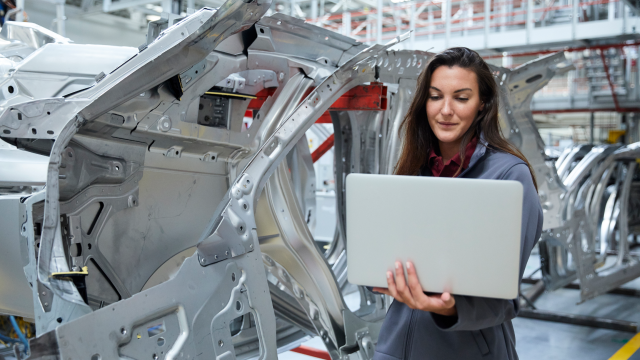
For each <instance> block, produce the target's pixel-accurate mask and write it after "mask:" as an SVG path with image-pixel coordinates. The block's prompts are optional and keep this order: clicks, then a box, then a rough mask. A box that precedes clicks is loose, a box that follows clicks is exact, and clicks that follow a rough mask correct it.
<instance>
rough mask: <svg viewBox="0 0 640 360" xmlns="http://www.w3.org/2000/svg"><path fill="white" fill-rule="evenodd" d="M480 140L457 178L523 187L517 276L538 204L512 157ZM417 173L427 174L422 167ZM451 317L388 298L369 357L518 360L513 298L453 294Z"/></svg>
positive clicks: (537, 227)
mask: <svg viewBox="0 0 640 360" xmlns="http://www.w3.org/2000/svg"><path fill="white" fill-rule="evenodd" d="M481 142H482V141H480V142H479V143H478V145H477V147H476V150H475V152H474V154H473V156H472V157H471V161H470V163H469V167H468V168H467V169H466V170H464V171H463V172H462V173H461V174H460V176H459V177H462V178H472V179H495V180H517V181H519V182H521V183H522V185H523V187H524V202H523V210H522V236H521V240H520V241H521V247H520V278H521V279H522V274H523V272H524V268H525V266H526V264H527V260H528V259H529V255H530V254H531V249H532V248H533V246H534V245H535V244H536V242H537V241H538V239H539V238H540V233H541V231H542V208H541V207H540V202H539V200H538V194H537V192H536V189H535V187H534V185H533V181H532V180H531V175H530V173H529V168H528V167H527V165H526V164H525V163H524V162H523V161H522V160H520V159H518V158H517V157H515V156H513V155H511V154H507V153H504V152H501V151H496V150H492V149H488V148H486V147H485V146H484V145H482V144H481ZM422 175H423V176H431V171H430V170H429V169H428V168H427V169H424V170H423V173H422ZM454 298H455V300H456V309H457V312H458V315H457V317H456V316H450V317H449V316H441V315H438V314H433V313H430V312H426V311H421V310H412V309H410V308H409V307H408V306H406V305H405V304H403V303H401V302H398V301H394V302H393V303H392V304H391V307H390V308H389V312H388V313H387V317H386V318H385V320H384V323H383V325H382V330H381V332H380V336H379V338H378V344H377V346H376V351H375V355H374V357H373V359H374V360H397V359H425V360H428V359H437V360H444V359H456V360H459V359H483V360H488V359H500V360H502V359H505V360H506V359H511V360H513V359H518V355H517V354H516V336H515V333H514V331H513V325H512V324H511V319H513V318H514V317H516V315H517V314H518V309H519V304H518V301H517V299H513V300H501V299H491V298H482V297H473V296H459V295H454Z"/></svg>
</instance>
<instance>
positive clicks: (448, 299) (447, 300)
mask: <svg viewBox="0 0 640 360" xmlns="http://www.w3.org/2000/svg"><path fill="white" fill-rule="evenodd" d="M440 299H441V300H442V303H443V305H444V307H446V308H452V307H454V306H455V305H456V299H455V298H454V297H453V295H451V294H450V293H448V292H445V293H442V295H441V296H440Z"/></svg>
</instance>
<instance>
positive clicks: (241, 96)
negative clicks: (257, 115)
mask: <svg viewBox="0 0 640 360" xmlns="http://www.w3.org/2000/svg"><path fill="white" fill-rule="evenodd" d="M205 94H206V95H222V96H232V97H239V98H244V99H257V98H258V97H257V96H253V95H243V94H234V93H225V92H214V91H207V92H206V93H205Z"/></svg>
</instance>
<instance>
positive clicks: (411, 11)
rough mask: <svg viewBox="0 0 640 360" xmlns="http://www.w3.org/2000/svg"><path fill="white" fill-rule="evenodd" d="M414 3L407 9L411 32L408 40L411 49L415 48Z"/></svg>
mask: <svg viewBox="0 0 640 360" xmlns="http://www.w3.org/2000/svg"><path fill="white" fill-rule="evenodd" d="M416 16H417V14H416V2H415V1H412V2H411V7H409V31H411V37H410V38H409V45H410V46H411V49H415V48H416Z"/></svg>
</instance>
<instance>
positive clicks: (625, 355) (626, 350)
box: [609, 333, 640, 360]
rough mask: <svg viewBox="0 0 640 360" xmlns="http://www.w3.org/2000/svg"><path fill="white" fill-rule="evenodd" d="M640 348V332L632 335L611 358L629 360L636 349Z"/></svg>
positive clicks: (613, 359)
mask: <svg viewBox="0 0 640 360" xmlns="http://www.w3.org/2000/svg"><path fill="white" fill-rule="evenodd" d="M638 349H640V333H638V334H636V336H634V337H632V338H631V339H630V340H629V341H627V343H626V344H624V346H623V347H621V348H620V350H618V351H616V353H615V354H613V356H612V357H610V358H609V360H627V359H629V358H630V357H631V355H633V354H634V353H635V352H636V351H638Z"/></svg>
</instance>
